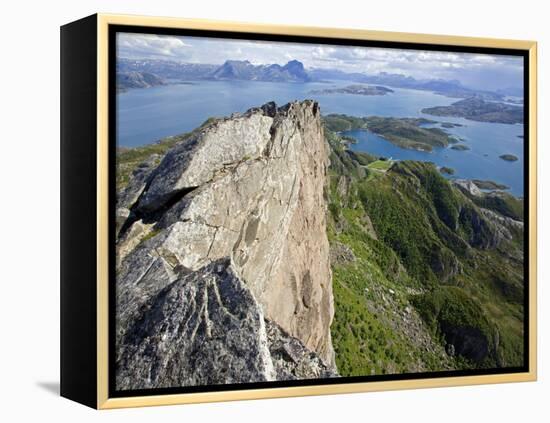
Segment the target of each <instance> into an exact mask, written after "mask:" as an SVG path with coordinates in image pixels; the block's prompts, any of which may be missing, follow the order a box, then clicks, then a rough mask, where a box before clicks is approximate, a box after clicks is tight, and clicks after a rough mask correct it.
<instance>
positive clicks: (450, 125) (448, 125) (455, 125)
mask: <svg viewBox="0 0 550 423" xmlns="http://www.w3.org/2000/svg"><path fill="white" fill-rule="evenodd" d="M462 126H464V125H461V124H460V123H452V122H441V127H442V128H446V129H450V128H460V127H462Z"/></svg>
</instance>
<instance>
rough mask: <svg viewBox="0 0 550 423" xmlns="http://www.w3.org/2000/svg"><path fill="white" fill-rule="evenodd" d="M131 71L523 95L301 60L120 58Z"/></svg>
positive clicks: (166, 77) (171, 77) (121, 66)
mask: <svg viewBox="0 0 550 423" xmlns="http://www.w3.org/2000/svg"><path fill="white" fill-rule="evenodd" d="M128 72H141V73H147V74H153V75H156V76H158V77H159V78H160V79H162V80H163V81H165V82H167V83H170V82H181V81H193V80H242V81H264V82H300V83H303V82H322V81H330V80H345V81H352V82H359V83H366V84H375V85H382V86H390V87H394V88H409V89H414V90H423V91H432V92H434V93H436V94H440V95H444V96H447V97H453V98H470V97H477V98H481V99H483V100H486V101H510V100H509V99H508V98H507V97H508V96H515V97H522V90H521V89H518V88H516V89H514V88H510V87H507V88H505V89H502V90H498V91H496V92H495V91H486V90H476V89H472V88H469V87H465V86H464V85H462V83H461V82H460V81H458V80H447V79H416V78H413V77H411V76H406V75H402V74H395V73H387V72H380V73H378V74H375V75H369V74H364V73H359V72H351V73H350V72H344V71H341V70H337V69H320V68H313V69H308V70H306V69H305V67H304V65H303V63H302V62H300V61H298V60H291V61H289V62H288V63H286V64H285V65H279V64H264V65H254V64H252V63H251V62H250V61H248V60H227V61H226V62H225V63H223V64H222V65H212V64H198V63H181V62H176V61H170V60H154V59H124V58H122V59H118V60H117V74H118V73H128ZM129 88H130V87H129ZM513 101H518V100H517V99H515V100H513Z"/></svg>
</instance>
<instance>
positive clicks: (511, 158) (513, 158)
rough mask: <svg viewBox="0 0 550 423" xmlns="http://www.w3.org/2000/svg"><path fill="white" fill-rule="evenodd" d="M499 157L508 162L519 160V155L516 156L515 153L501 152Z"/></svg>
mask: <svg viewBox="0 0 550 423" xmlns="http://www.w3.org/2000/svg"><path fill="white" fill-rule="evenodd" d="M498 157H500V158H501V159H502V160H506V161H507V162H517V161H518V160H519V159H518V158H517V156H514V155H513V154H501V155H500V156H498Z"/></svg>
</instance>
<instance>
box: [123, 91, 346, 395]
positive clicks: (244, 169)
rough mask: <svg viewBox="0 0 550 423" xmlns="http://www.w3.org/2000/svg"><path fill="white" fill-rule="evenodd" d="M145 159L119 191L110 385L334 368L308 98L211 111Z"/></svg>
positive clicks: (316, 132) (313, 116)
mask: <svg viewBox="0 0 550 423" xmlns="http://www.w3.org/2000/svg"><path fill="white" fill-rule="evenodd" d="M157 162H158V158H153V159H151V161H150V162H147V163H144V164H143V165H142V166H140V167H139V168H138V169H137V170H136V172H134V175H133V177H132V178H131V180H130V181H129V183H128V185H127V187H126V188H125V190H124V191H123V192H121V193H120V194H119V196H118V203H117V207H118V210H117V218H118V223H119V225H118V239H117V252H118V262H117V298H116V312H117V327H116V344H117V357H116V358H117V360H116V362H117V381H116V383H117V388H119V389H141V388H152V387H169V386H189V385H197V384H214V383H238V382H257V381H265V380H281V379H295V378H318V377H329V376H334V375H336V374H337V373H336V369H335V364H334V352H333V348H332V341H331V335H330V325H331V322H332V318H333V314H334V306H333V296H332V285H331V271H330V262H329V245H328V240H327V236H326V213H325V212H324V210H326V200H325V198H324V194H323V193H324V189H325V188H324V187H325V182H326V172H327V166H328V147H327V145H326V142H325V139H324V134H323V128H322V125H321V119H320V111H319V107H318V104H317V103H315V102H312V101H304V102H301V103H297V102H295V103H290V104H288V105H286V106H284V107H280V108H278V107H277V106H276V105H275V104H274V103H268V104H265V105H264V106H262V107H260V108H256V109H251V110H249V111H248V112H246V113H244V114H234V115H232V116H231V117H229V118H226V119H219V120H217V121H215V122H212V123H211V124H209V125H207V126H205V127H204V128H202V129H201V130H200V131H198V132H197V133H196V134H195V135H194V136H192V137H190V138H188V139H186V140H185V141H183V142H181V143H179V144H176V145H175V146H174V147H173V148H172V149H171V150H169V151H168V152H167V153H166V155H164V157H162V160H160V164H158V165H157V164H156V163H157ZM319 211H321V212H319Z"/></svg>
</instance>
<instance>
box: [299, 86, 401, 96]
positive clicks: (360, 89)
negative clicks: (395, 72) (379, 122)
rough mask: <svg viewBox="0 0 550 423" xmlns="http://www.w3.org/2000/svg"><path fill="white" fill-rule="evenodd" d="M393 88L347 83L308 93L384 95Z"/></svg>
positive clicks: (391, 91)
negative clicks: (338, 86) (343, 85)
mask: <svg viewBox="0 0 550 423" xmlns="http://www.w3.org/2000/svg"><path fill="white" fill-rule="evenodd" d="M389 93H393V90H391V89H389V88H386V87H382V86H381V85H359V84H354V85H348V86H347V87H341V88H326V89H324V90H311V91H310V92H309V94H354V95H386V94H389Z"/></svg>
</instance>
